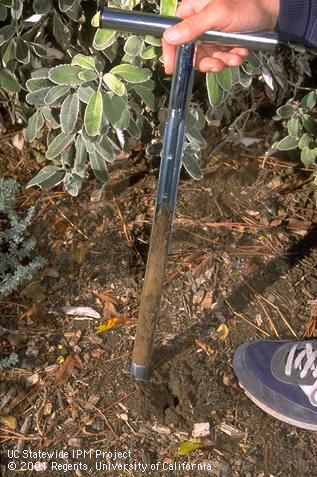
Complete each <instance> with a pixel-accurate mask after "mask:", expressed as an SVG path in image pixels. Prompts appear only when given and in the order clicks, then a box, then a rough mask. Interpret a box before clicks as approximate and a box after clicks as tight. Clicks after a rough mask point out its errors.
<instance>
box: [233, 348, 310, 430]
mask: <svg viewBox="0 0 317 477" xmlns="http://www.w3.org/2000/svg"><path fill="white" fill-rule="evenodd" d="M233 369H234V372H235V373H236V375H237V378H238V381H239V384H240V386H241V387H242V388H243V389H244V392H245V394H246V395H247V396H248V397H249V398H250V399H251V400H252V401H253V402H254V403H255V404H256V405H257V406H259V407H260V408H261V409H263V411H265V412H267V413H268V414H271V415H272V416H274V417H276V418H277V419H280V420H281V421H284V422H287V423H288V424H292V425H293V426H298V427H301V428H303V429H309V430H311V431H317V340H310V341H298V342H293V341H270V340H259V341H254V342H250V343H243V344H242V345H240V346H239V347H238V348H237V349H236V351H235V353H234V358H233Z"/></svg>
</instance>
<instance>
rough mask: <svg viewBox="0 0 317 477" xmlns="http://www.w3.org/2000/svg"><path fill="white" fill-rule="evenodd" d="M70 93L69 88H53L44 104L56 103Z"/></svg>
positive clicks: (46, 96)
mask: <svg viewBox="0 0 317 477" xmlns="http://www.w3.org/2000/svg"><path fill="white" fill-rule="evenodd" d="M68 92H69V86H53V87H52V88H50V89H49V91H48V92H47V93H46V95H45V98H44V103H45V104H47V105H50V104H53V103H55V101H57V100H58V99H59V98H62V97H63V96H65V94H67V93H68Z"/></svg>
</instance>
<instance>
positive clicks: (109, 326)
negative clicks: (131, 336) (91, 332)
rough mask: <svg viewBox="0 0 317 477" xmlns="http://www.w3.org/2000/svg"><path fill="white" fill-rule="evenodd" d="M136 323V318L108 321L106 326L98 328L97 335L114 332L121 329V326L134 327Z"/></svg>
mask: <svg viewBox="0 0 317 477" xmlns="http://www.w3.org/2000/svg"><path fill="white" fill-rule="evenodd" d="M135 323H136V320H135V318H128V317H123V316H117V317H115V318H111V319H110V320H108V321H107V323H105V324H104V325H100V326H98V328H97V330H96V331H97V333H103V332H104V331H109V330H113V329H114V328H119V327H120V326H128V325H134V324H135Z"/></svg>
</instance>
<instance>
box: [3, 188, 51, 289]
mask: <svg viewBox="0 0 317 477" xmlns="http://www.w3.org/2000/svg"><path fill="white" fill-rule="evenodd" d="M18 190H19V184H18V183H17V182H16V181H15V180H12V179H0V218H1V229H0V298H3V297H5V296H7V295H9V294H10V293H12V292H13V291H16V290H17V289H18V288H19V287H20V286H21V285H22V284H23V283H24V282H25V281H27V280H31V279H32V278H33V276H34V275H35V274H36V273H37V272H38V271H39V270H40V269H41V268H42V267H43V265H44V264H45V260H44V259H43V258H42V257H39V256H36V257H34V258H32V254H33V251H34V249H35V246H36V241H35V240H34V239H32V238H30V237H28V236H27V229H28V227H29V226H30V224H31V222H32V218H33V216H34V212H35V209H34V207H30V208H29V209H28V210H27V212H26V214H25V216H24V217H21V216H20V215H18V213H17V212H16V210H15V199H16V195H17V193H18Z"/></svg>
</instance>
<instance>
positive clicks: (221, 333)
mask: <svg viewBox="0 0 317 477" xmlns="http://www.w3.org/2000/svg"><path fill="white" fill-rule="evenodd" d="M217 333H218V338H219V339H220V340H225V339H226V338H228V336H229V328H228V326H227V325H225V324H224V323H222V324H221V325H220V326H219V327H218V328H217Z"/></svg>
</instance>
